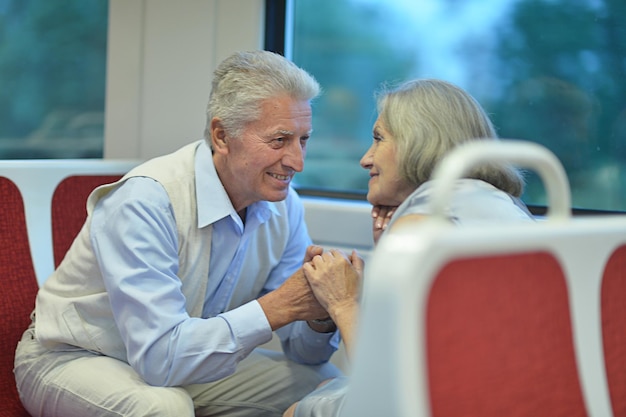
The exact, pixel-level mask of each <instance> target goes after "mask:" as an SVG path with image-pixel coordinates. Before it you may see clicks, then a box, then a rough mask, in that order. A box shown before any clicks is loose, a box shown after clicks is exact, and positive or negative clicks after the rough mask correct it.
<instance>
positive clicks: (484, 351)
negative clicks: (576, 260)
mask: <svg viewBox="0 0 626 417" xmlns="http://www.w3.org/2000/svg"><path fill="white" fill-rule="evenodd" d="M426 320H427V323H426V327H427V359H428V375H429V387H430V398H431V403H432V410H433V416H442V417H443V416H445V417H453V416H481V417H502V416H507V417H522V416H527V417H535V416H563V417H565V416H567V417H574V416H585V415H586V410H585V406H584V402H583V397H582V391H581V387H580V382H579V378H578V373H577V369H576V361H575V354H574V347H573V339H572V331H571V323H570V312H569V305H568V293H567V287H566V283H565V278H564V275H563V272H562V270H561V268H560V266H559V264H558V262H557V261H556V260H555V258H554V257H553V256H551V255H549V254H546V253H531V254H522V255H512V256H493V257H485V258H476V259H466V260H465V259H462V260H456V261H453V262H451V263H449V264H447V265H446V266H445V267H444V268H443V269H442V270H441V271H440V273H439V274H438V275H437V277H436V280H435V281H434V284H433V286H432V289H431V293H430V296H429V300H428V305H427V318H426Z"/></svg>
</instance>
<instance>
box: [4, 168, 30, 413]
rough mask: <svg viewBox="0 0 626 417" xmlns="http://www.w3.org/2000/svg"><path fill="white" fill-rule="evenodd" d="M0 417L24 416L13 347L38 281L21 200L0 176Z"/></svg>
mask: <svg viewBox="0 0 626 417" xmlns="http://www.w3.org/2000/svg"><path fill="white" fill-rule="evenodd" d="M0 286H1V290H0V308H1V309H2V311H1V314H0V322H1V324H0V329H1V333H0V417H16V416H18V417H19V416H28V415H29V414H28V413H27V412H26V410H24V407H23V406H22V404H21V402H20V400H19V397H18V394H17V388H16V386H15V378H14V375H13V361H14V357H15V348H16V346H17V342H18V341H19V340H20V338H21V336H22V333H23V332H24V330H26V328H27V327H28V324H29V323H30V313H31V312H32V310H33V308H34V306H35V297H36V295H37V290H38V284H37V279H36V277H35V270H34V267H33V262H32V258H31V253H30V246H29V242H28V235H27V233H26V219H25V215H24V203H23V200H22V196H21V194H20V191H19V189H18V188H17V186H16V185H15V184H14V183H13V182H12V181H11V180H9V179H7V178H6V177H0Z"/></svg>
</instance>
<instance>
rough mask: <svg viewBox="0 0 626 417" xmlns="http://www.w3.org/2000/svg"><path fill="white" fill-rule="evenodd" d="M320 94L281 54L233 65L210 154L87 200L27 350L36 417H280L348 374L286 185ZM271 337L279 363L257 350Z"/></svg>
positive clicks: (135, 174) (156, 169)
mask: <svg viewBox="0 0 626 417" xmlns="http://www.w3.org/2000/svg"><path fill="white" fill-rule="evenodd" d="M319 91H320V88H319V85H318V83H317V82H316V81H315V80H314V79H313V78H312V77H311V76H310V75H309V74H308V73H307V72H305V71H304V70H302V69H301V68H298V67H297V66H295V65H294V64H293V63H291V62H289V61H288V60H286V59H285V58H283V57H281V56H279V55H276V54H273V53H270V52H265V51H256V52H243V53H236V54H234V55H232V56H231V57H229V58H227V59H226V60H225V61H224V62H222V63H221V64H220V65H219V66H218V68H217V69H216V71H215V74H214V79H213V83H212V89H211V94H210V98H209V104H208V108H207V125H206V130H205V140H201V141H198V142H195V143H191V144H189V145H187V146H184V147H183V148H181V149H179V150H178V151H176V152H174V153H172V154H170V155H165V156H162V157H159V158H155V159H153V160H150V161H148V162H146V163H144V164H142V165H140V166H139V167H137V168H135V169H133V170H132V171H131V172H129V173H128V174H127V175H126V176H124V178H122V180H120V181H119V182H116V183H113V184H108V185H105V186H102V187H99V188H98V189H96V190H95V191H94V192H93V193H92V194H91V196H90V197H89V200H88V203H87V205H88V218H87V221H86V223H85V226H84V227H83V229H82V230H81V232H80V234H79V235H78V237H77V238H76V240H75V242H74V244H73V245H72V247H71V249H70V250H69V252H68V253H67V255H66V257H65V259H64V261H63V262H62V264H61V265H60V266H59V267H58V269H57V270H56V271H55V272H54V273H53V274H52V276H51V277H50V278H49V279H48V280H47V281H46V282H45V284H44V285H43V286H42V288H41V290H40V291H39V294H38V297H37V304H36V308H35V312H34V314H33V322H32V324H31V326H30V327H29V328H28V329H27V330H26V332H25V333H24V336H23V338H22V341H21V342H20V344H19V346H18V348H17V352H16V360H15V365H16V366H15V375H16V381H17V386H18V389H19V392H20V395H21V398H22V401H23V403H24V406H25V407H26V409H27V410H28V411H29V412H30V413H31V414H32V415H33V416H39V415H42V416H43V415H45V416H62V417H72V416H91V417H93V416H121V415H124V416H169V417H171V416H176V417H182V416H194V415H197V416H209V415H210V416H218V415H228V416H279V415H281V414H282V412H283V411H284V410H285V409H286V408H287V407H288V406H289V405H290V404H291V403H292V402H293V401H295V400H298V399H300V398H301V397H302V396H303V395H305V394H307V393H308V392H310V391H311V390H312V389H313V388H314V387H315V386H316V385H317V384H318V383H319V382H320V381H322V380H323V379H326V378H328V377H331V376H334V375H336V374H337V373H338V372H337V370H336V369H335V368H334V367H333V366H332V365H331V364H329V363H327V362H328V359H329V358H330V356H331V355H332V353H333V352H334V351H335V349H336V347H337V344H338V336H337V334H336V327H335V326H334V324H333V323H332V321H328V320H324V319H326V318H327V317H328V313H327V312H326V311H325V310H324V308H323V307H322V306H321V305H320V304H319V303H318V302H317V300H316V298H315V296H314V295H313V293H312V292H311V289H310V287H309V285H308V283H307V281H306V279H305V278H304V275H303V273H302V270H301V265H302V262H303V260H310V259H312V258H313V256H315V255H317V254H320V253H321V248H316V247H313V246H311V247H309V245H310V244H311V241H310V238H309V236H308V233H307V229H306V225H305V223H304V213H303V207H302V204H301V202H300V201H299V199H298V196H297V194H296V193H295V191H294V190H293V189H292V188H291V186H290V183H291V180H292V178H293V176H294V175H295V173H297V172H300V171H301V170H302V169H303V165H304V155H305V151H306V144H307V141H308V140H309V137H310V135H311V100H312V99H313V98H315V97H316V96H317V95H318V94H319ZM307 248H309V249H308V250H307ZM274 330H277V333H278V335H279V337H280V339H281V342H282V346H283V351H284V355H283V354H280V353H278V352H269V351H266V350H262V349H257V347H258V346H259V345H261V344H263V343H266V342H268V341H269V340H270V339H271V338H272V331H274ZM285 356H286V357H285Z"/></svg>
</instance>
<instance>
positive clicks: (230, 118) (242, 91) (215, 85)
mask: <svg viewBox="0 0 626 417" xmlns="http://www.w3.org/2000/svg"><path fill="white" fill-rule="evenodd" d="M213 75H214V76H213V82H212V85H211V93H210V95H209V104H208V106H207V111H206V116H207V124H206V128H205V130H204V137H205V139H206V140H207V142H208V143H209V145H210V144H211V132H210V126H211V120H212V119H213V118H214V117H217V118H219V119H220V120H221V122H222V125H223V127H224V129H225V130H226V132H228V134H230V135H233V136H239V135H240V134H241V131H242V130H243V128H244V127H245V126H246V124H248V123H250V122H253V121H256V120H258V119H259V117H260V113H261V108H260V104H261V102H262V101H263V100H267V99H270V98H273V97H276V96H279V95H288V96H289V97H291V98H293V99H295V100H306V101H309V100H312V99H314V98H315V97H317V96H318V95H319V94H320V91H321V89H320V86H319V84H318V82H317V81H316V80H315V78H313V76H311V75H310V74H309V73H308V72H306V71H305V70H303V69H302V68H299V67H298V66H296V65H295V64H294V63H293V62H291V61H289V60H288V59H286V58H285V57H283V56H281V55H278V54H276V53H273V52H268V51H246V52H236V53H234V54H233V55H231V56H230V57H228V58H226V59H225V60H224V61H222V62H221V63H220V64H219V65H218V67H217V69H216V70H215V72H214V74H213Z"/></svg>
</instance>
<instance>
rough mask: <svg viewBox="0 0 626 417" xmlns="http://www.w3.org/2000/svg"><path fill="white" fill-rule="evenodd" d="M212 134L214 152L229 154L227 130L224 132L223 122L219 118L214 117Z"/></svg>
mask: <svg viewBox="0 0 626 417" xmlns="http://www.w3.org/2000/svg"><path fill="white" fill-rule="evenodd" d="M210 132H211V145H212V147H213V152H217V153H227V152H228V143H227V141H226V130H224V126H223V125H222V121H221V120H220V119H219V118H217V117H214V118H213V119H211V125H210Z"/></svg>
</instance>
